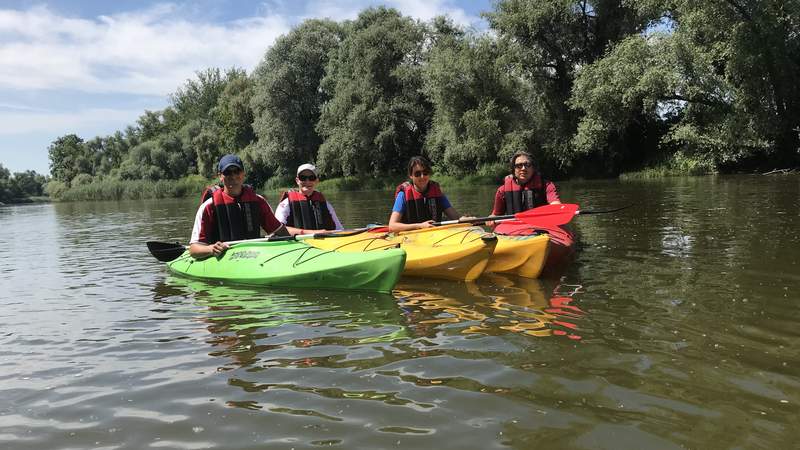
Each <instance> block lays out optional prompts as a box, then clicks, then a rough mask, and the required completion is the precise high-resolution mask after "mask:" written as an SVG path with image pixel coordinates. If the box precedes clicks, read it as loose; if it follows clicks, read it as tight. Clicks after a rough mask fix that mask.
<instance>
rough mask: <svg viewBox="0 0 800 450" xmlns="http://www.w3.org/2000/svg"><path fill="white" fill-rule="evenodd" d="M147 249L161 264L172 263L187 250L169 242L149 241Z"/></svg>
mask: <svg viewBox="0 0 800 450" xmlns="http://www.w3.org/2000/svg"><path fill="white" fill-rule="evenodd" d="M147 249H148V250H150V254H151V255H153V256H154V257H155V258H156V259H157V260H159V261H161V262H170V261H172V260H174V259H176V258H177V257H179V256H181V255H182V254H183V252H184V251H185V250H186V248H185V247H184V246H182V245H181V244H179V243H177V242H175V243H174V244H171V243H169V242H156V241H148V242H147Z"/></svg>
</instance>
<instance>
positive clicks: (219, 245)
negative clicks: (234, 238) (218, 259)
mask: <svg viewBox="0 0 800 450" xmlns="http://www.w3.org/2000/svg"><path fill="white" fill-rule="evenodd" d="M229 247H230V245H228V244H226V243H225V242H220V241H217V242H215V243H214V245H212V246H211V253H212V254H213V255H214V256H220V255H222V254H223V253H225V250H227V249H228V248H229Z"/></svg>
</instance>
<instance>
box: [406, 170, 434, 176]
mask: <svg viewBox="0 0 800 450" xmlns="http://www.w3.org/2000/svg"><path fill="white" fill-rule="evenodd" d="M430 174H431V173H430V172H429V171H427V170H417V171H415V172H414V173H412V174H411V176H413V177H414V178H419V177H421V176H428V175H430Z"/></svg>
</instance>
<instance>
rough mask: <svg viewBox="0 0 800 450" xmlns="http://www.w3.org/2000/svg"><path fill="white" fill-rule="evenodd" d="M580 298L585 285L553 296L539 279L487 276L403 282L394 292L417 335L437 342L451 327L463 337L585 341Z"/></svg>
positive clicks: (566, 288) (556, 291) (564, 287)
mask: <svg viewBox="0 0 800 450" xmlns="http://www.w3.org/2000/svg"><path fill="white" fill-rule="evenodd" d="M580 293H581V286H569V285H558V286H556V287H555V288H554V289H553V290H552V292H551V293H550V294H548V293H547V291H546V290H545V286H544V284H543V283H542V282H541V281H539V280H535V279H529V278H521V277H505V276H502V275H497V274H488V275H484V276H483V277H482V278H481V281H480V282H478V283H472V282H468V283H451V284H446V283H440V284H436V285H433V284H430V283H425V284H419V283H417V284H414V282H412V281H402V282H401V283H400V284H398V285H397V287H396V288H395V290H394V295H395V296H396V297H397V301H398V306H399V307H400V309H401V310H402V311H403V314H404V317H405V318H406V322H407V325H408V327H409V329H410V330H411V331H412V332H413V334H414V335H416V336H429V337H433V336H435V335H436V334H437V333H439V332H441V331H442V329H441V327H442V326H445V325H446V326H448V329H450V330H453V329H459V331H460V332H461V333H464V334H473V333H477V334H484V335H490V336H493V335H503V334H506V333H509V332H511V333H519V334H524V335H528V336H534V337H548V336H563V337H566V338H568V339H571V340H581V336H580V329H579V326H578V323H580V322H581V321H582V320H584V319H585V312H584V311H583V310H581V309H580V308H579V307H578V306H575V305H572V304H571V302H573V300H574V298H573V297H574V296H575V295H576V294H580ZM459 324H460V325H461V328H458V327H457V325H459Z"/></svg>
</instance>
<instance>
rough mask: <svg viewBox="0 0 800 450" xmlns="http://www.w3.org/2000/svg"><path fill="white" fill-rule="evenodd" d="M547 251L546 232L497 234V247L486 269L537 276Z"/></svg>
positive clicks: (543, 264)
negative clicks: (510, 234) (516, 234)
mask: <svg viewBox="0 0 800 450" xmlns="http://www.w3.org/2000/svg"><path fill="white" fill-rule="evenodd" d="M549 252H550V237H549V236H548V235H547V234H529V235H518V236H509V235H497V247H496V248H495V250H494V254H493V255H492V257H491V259H490V260H489V264H488V265H487V267H486V271H487V272H494V273H507V274H510V275H517V276H521V277H525V278H538V277H539V275H541V273H542V270H543V269H544V267H545V261H546V260H547V257H548V254H549Z"/></svg>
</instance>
